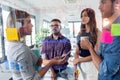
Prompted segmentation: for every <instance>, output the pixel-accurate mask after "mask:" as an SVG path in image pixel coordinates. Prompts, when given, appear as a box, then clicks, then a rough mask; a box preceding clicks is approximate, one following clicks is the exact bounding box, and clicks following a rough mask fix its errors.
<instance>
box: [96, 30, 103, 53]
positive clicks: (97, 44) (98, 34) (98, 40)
mask: <svg viewBox="0 0 120 80" xmlns="http://www.w3.org/2000/svg"><path fill="white" fill-rule="evenodd" d="M100 39H101V31H100V30H99V29H98V32H97V42H96V45H95V47H94V50H95V52H97V51H98V48H99V45H100Z"/></svg>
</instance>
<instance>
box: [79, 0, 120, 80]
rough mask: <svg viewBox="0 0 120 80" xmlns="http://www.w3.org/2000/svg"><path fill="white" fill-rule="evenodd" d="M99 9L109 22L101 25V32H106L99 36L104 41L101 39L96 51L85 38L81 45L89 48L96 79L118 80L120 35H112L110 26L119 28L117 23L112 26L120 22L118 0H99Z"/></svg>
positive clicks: (119, 71) (119, 2) (119, 73)
mask: <svg viewBox="0 0 120 80" xmlns="http://www.w3.org/2000/svg"><path fill="white" fill-rule="evenodd" d="M99 9H100V11H101V14H102V18H103V19H105V18H107V19H108V21H109V24H107V25H103V31H102V33H103V32H104V31H107V34H104V35H103V34H102V36H101V38H104V41H101V43H100V47H99V50H98V52H97V53H96V52H95V51H94V49H93V47H92V46H91V43H90V42H89V41H88V40H86V39H84V40H82V41H81V47H82V46H85V47H87V48H88V49H89V51H90V53H91V57H92V60H93V62H94V64H95V66H96V68H97V69H98V71H99V74H98V80H119V79H120V59H119V58H120V45H119V44H120V35H113V34H112V28H113V27H114V28H117V30H118V31H119V29H120V28H119V25H117V26H112V24H120V0H100V6H99ZM115 33H116V32H115ZM111 34H112V35H111ZM104 36H105V37H104ZM108 37H109V38H108ZM83 43H84V44H83Z"/></svg>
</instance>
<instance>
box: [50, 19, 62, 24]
mask: <svg viewBox="0 0 120 80" xmlns="http://www.w3.org/2000/svg"><path fill="white" fill-rule="evenodd" d="M54 21H57V22H59V23H61V21H60V20H59V19H52V20H51V22H54Z"/></svg>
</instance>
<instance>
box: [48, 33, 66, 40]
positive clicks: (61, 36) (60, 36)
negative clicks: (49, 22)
mask: <svg viewBox="0 0 120 80" xmlns="http://www.w3.org/2000/svg"><path fill="white" fill-rule="evenodd" d="M62 38H64V36H63V35H62V34H61V33H60V34H59V35H58V39H62ZM49 39H53V34H51V35H50V36H49Z"/></svg>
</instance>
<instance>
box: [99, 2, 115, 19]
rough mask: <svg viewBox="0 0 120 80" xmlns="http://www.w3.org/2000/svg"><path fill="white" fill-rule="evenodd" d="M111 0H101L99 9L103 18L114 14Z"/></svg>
mask: <svg viewBox="0 0 120 80" xmlns="http://www.w3.org/2000/svg"><path fill="white" fill-rule="evenodd" d="M112 5H113V4H112V2H111V0H100V5H99V9H100V11H101V14H102V17H103V18H108V17H110V16H111V15H112V14H113V6H112Z"/></svg>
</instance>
